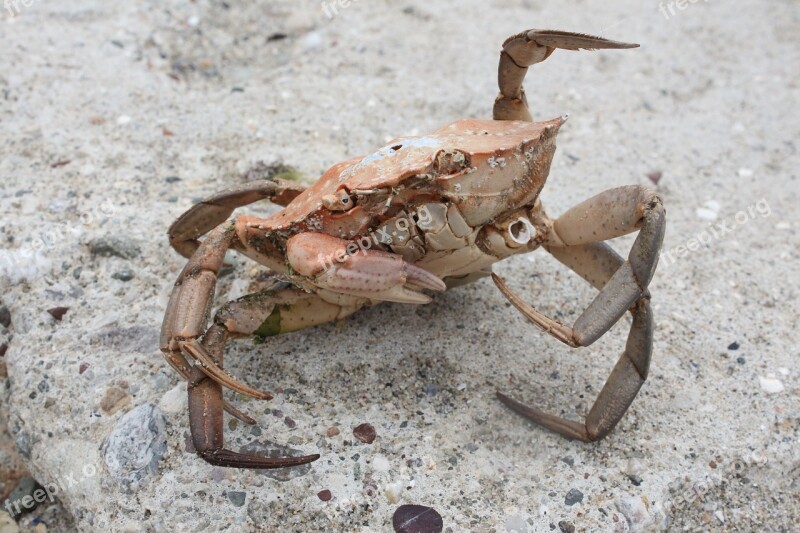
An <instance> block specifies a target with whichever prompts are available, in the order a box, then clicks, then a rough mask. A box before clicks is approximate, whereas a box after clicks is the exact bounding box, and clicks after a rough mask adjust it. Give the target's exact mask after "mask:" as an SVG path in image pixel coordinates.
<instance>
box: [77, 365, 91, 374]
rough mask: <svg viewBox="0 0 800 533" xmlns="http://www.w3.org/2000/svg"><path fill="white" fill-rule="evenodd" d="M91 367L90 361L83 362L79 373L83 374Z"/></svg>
mask: <svg viewBox="0 0 800 533" xmlns="http://www.w3.org/2000/svg"><path fill="white" fill-rule="evenodd" d="M88 369H89V363H81V364H80V366H79V367H78V374H83V373H84V372H86V371H87V370H88Z"/></svg>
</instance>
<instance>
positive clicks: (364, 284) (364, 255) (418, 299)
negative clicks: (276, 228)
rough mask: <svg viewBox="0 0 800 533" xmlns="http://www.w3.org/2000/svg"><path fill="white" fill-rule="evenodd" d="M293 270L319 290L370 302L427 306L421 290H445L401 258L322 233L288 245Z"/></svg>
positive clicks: (305, 235)
mask: <svg viewBox="0 0 800 533" xmlns="http://www.w3.org/2000/svg"><path fill="white" fill-rule="evenodd" d="M287 257H288V258H289V264H291V266H292V268H293V269H294V270H295V271H296V272H298V273H299V274H302V275H303V276H307V277H308V278H310V279H311V281H312V283H313V284H314V285H316V286H317V287H321V288H324V289H330V290H332V291H336V292H340V293H344V294H350V295H353V296H361V297H364V298H369V299H371V300H378V301H386V302H399V303H410V304H426V303H429V302H430V301H431V298H430V296H428V295H426V294H423V293H421V292H419V291H420V290H421V289H430V290H433V291H438V292H441V291H444V290H445V289H447V286H446V285H445V283H444V281H442V280H441V279H440V278H439V277H438V276H436V275H434V274H432V273H430V272H428V271H427V270H425V269H423V268H420V267H418V266H416V265H414V264H412V263H409V262H407V261H405V260H404V259H403V258H402V256H400V255H397V254H393V253H389V252H383V251H380V250H370V249H368V248H367V247H359V246H357V245H356V244H355V243H353V242H352V241H345V240H343V239H337V238H336V237H331V236H330V235H325V234H323V233H300V234H298V235H295V236H294V237H292V238H291V239H289V241H288V242H287Z"/></svg>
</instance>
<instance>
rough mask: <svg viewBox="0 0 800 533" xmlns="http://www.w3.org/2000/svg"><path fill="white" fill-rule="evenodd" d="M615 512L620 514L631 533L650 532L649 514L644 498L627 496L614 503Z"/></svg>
mask: <svg viewBox="0 0 800 533" xmlns="http://www.w3.org/2000/svg"><path fill="white" fill-rule="evenodd" d="M615 504H616V506H617V510H618V511H619V512H620V513H622V515H623V516H624V517H625V520H626V521H627V522H628V526H629V527H630V529H631V531H632V532H636V533H638V532H640V531H650V529H649V526H650V525H651V520H650V513H649V512H648V510H647V505H646V504H645V502H644V498H643V497H640V496H627V497H623V498H619V499H618V500H616V502H615Z"/></svg>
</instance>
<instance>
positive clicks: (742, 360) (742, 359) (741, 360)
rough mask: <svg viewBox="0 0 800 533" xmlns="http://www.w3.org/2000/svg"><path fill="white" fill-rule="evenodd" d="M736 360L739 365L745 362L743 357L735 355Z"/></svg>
mask: <svg viewBox="0 0 800 533" xmlns="http://www.w3.org/2000/svg"><path fill="white" fill-rule="evenodd" d="M736 362H737V363H739V364H740V365H743V364H744V363H745V361H744V357H737V358H736Z"/></svg>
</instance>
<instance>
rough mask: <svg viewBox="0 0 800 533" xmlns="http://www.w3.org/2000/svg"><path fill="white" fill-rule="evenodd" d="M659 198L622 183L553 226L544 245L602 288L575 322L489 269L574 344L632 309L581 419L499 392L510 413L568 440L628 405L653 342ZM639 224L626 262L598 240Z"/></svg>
mask: <svg viewBox="0 0 800 533" xmlns="http://www.w3.org/2000/svg"><path fill="white" fill-rule="evenodd" d="M665 220H666V219H665V213H664V207H663V206H662V204H661V200H660V199H659V198H658V196H656V194H655V193H654V192H652V191H650V190H648V189H646V188H644V187H638V186H631V187H620V188H618V189H612V190H610V191H606V192H604V193H601V194H599V195H597V196H595V197H594V198H591V199H589V200H587V201H586V202H583V203H582V204H580V205H578V206H576V207H574V208H572V209H570V210H569V211H567V213H565V214H564V215H563V216H561V217H560V218H559V219H558V220H556V222H555V223H554V224H553V226H552V231H551V234H550V235H549V236H548V241H547V242H546V244H545V247H546V249H547V250H548V251H549V252H550V253H551V254H553V256H554V257H556V259H558V260H559V261H561V262H562V263H564V264H565V265H567V266H569V267H570V268H572V269H573V270H574V271H576V272H577V273H578V274H580V275H581V276H582V277H583V278H584V279H586V280H587V281H588V282H589V283H591V284H592V285H593V286H595V287H597V288H598V289H600V293H599V294H598V295H597V297H596V298H595V299H594V301H593V302H592V303H591V304H590V305H589V307H588V308H587V309H586V310H585V311H584V312H583V313H582V314H581V316H580V317H579V318H578V320H577V321H576V322H575V324H574V325H573V326H572V327H569V326H565V325H563V324H561V323H559V322H558V321H556V320H553V319H551V318H549V317H547V316H545V315H544V314H542V313H540V312H539V311H537V310H536V309H534V308H533V307H531V306H530V305H528V304H527V303H525V302H524V301H522V300H521V299H520V298H519V297H518V296H516V295H515V294H513V293H512V292H511V291H510V290H509V289H508V287H507V286H506V285H505V283H504V282H503V281H502V280H501V279H500V278H499V277H498V276H495V275H493V279H494V281H495V283H496V284H497V286H498V287H499V288H500V290H501V292H503V294H504V295H505V296H506V297H507V298H508V299H509V301H510V302H511V303H512V304H514V306H515V307H517V309H519V310H520V312H522V314H523V315H524V316H525V317H526V318H527V319H528V320H530V321H531V322H533V323H534V324H536V325H538V326H539V327H541V328H542V329H544V330H545V331H547V332H548V333H551V334H552V335H553V336H554V337H556V338H557V339H559V340H561V341H562V342H564V343H566V344H568V345H569V346H572V347H579V346H588V345H590V344H591V343H593V342H594V341H595V340H597V338H599V337H600V336H601V335H602V334H604V333H605V332H606V331H608V330H609V329H610V328H611V326H613V325H614V324H615V323H616V322H617V321H618V320H619V319H620V318H621V317H622V315H623V314H624V313H625V311H627V310H630V311H631V313H632V314H633V323H632V325H631V330H630V333H629V334H628V342H627V344H626V347H625V351H624V352H623V354H622V356H621V357H620V359H619V361H618V362H617V364H616V366H615V367H614V370H613V371H612V373H611V376H610V377H609V378H608V380H607V381H606V384H605V385H604V386H603V390H602V391H601V392H600V394H599V395H598V397H597V399H596V400H595V403H594V405H593V406H592V408H591V410H590V411H589V414H588V416H587V417H586V421H585V422H584V423H578V422H574V421H570V420H565V419H563V418H560V417H557V416H554V415H550V414H547V413H545V412H544V411H541V410H540V409H537V408H534V407H527V406H525V405H523V404H521V403H519V402H517V401H515V400H512V399H511V398H509V397H507V396H505V395H504V394H501V393H498V398H499V399H500V400H501V401H502V402H503V403H504V404H506V405H507V406H508V407H510V408H511V409H512V410H514V411H515V412H517V413H519V414H521V415H523V416H526V417H528V418H530V419H531V420H533V421H534V422H536V423H538V424H540V425H542V426H544V427H546V428H548V429H551V430H553V431H556V432H558V433H561V434H562V435H565V436H567V437H570V438H575V439H581V440H585V441H594V440H599V439H601V438H603V437H604V436H606V435H607V434H608V433H609V432H610V431H611V430H612V429H613V428H614V426H616V424H617V423H618V422H619V420H620V419H621V418H622V416H623V415H624V414H625V412H626V411H627V410H628V407H630V405H631V403H632V402H633V400H634V398H635V397H636V394H637V393H638V392H639V389H640V388H641V386H642V385H643V384H644V381H645V379H646V378H647V373H648V369H649V366H650V356H651V353H652V343H653V317H652V312H651V309H650V303H649V300H650V294H649V292H648V290H647V286H648V285H649V283H650V280H651V279H652V276H653V273H654V272H655V268H656V264H657V263H658V255H659V251H660V249H661V243H662V241H663V238H664V228H665ZM637 229H638V230H639V235H638V237H637V238H636V241H635V242H634V244H633V247H632V248H631V251H630V253H629V255H628V259H627V261H623V260H622V258H620V257H619V256H618V255H617V254H616V252H614V251H613V250H612V249H611V248H610V247H609V246H608V245H606V244H605V243H603V242H596V241H601V240H606V239H610V238H613V237H618V236H621V235H625V234H628V233H631V232H633V231H636V230H637Z"/></svg>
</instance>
